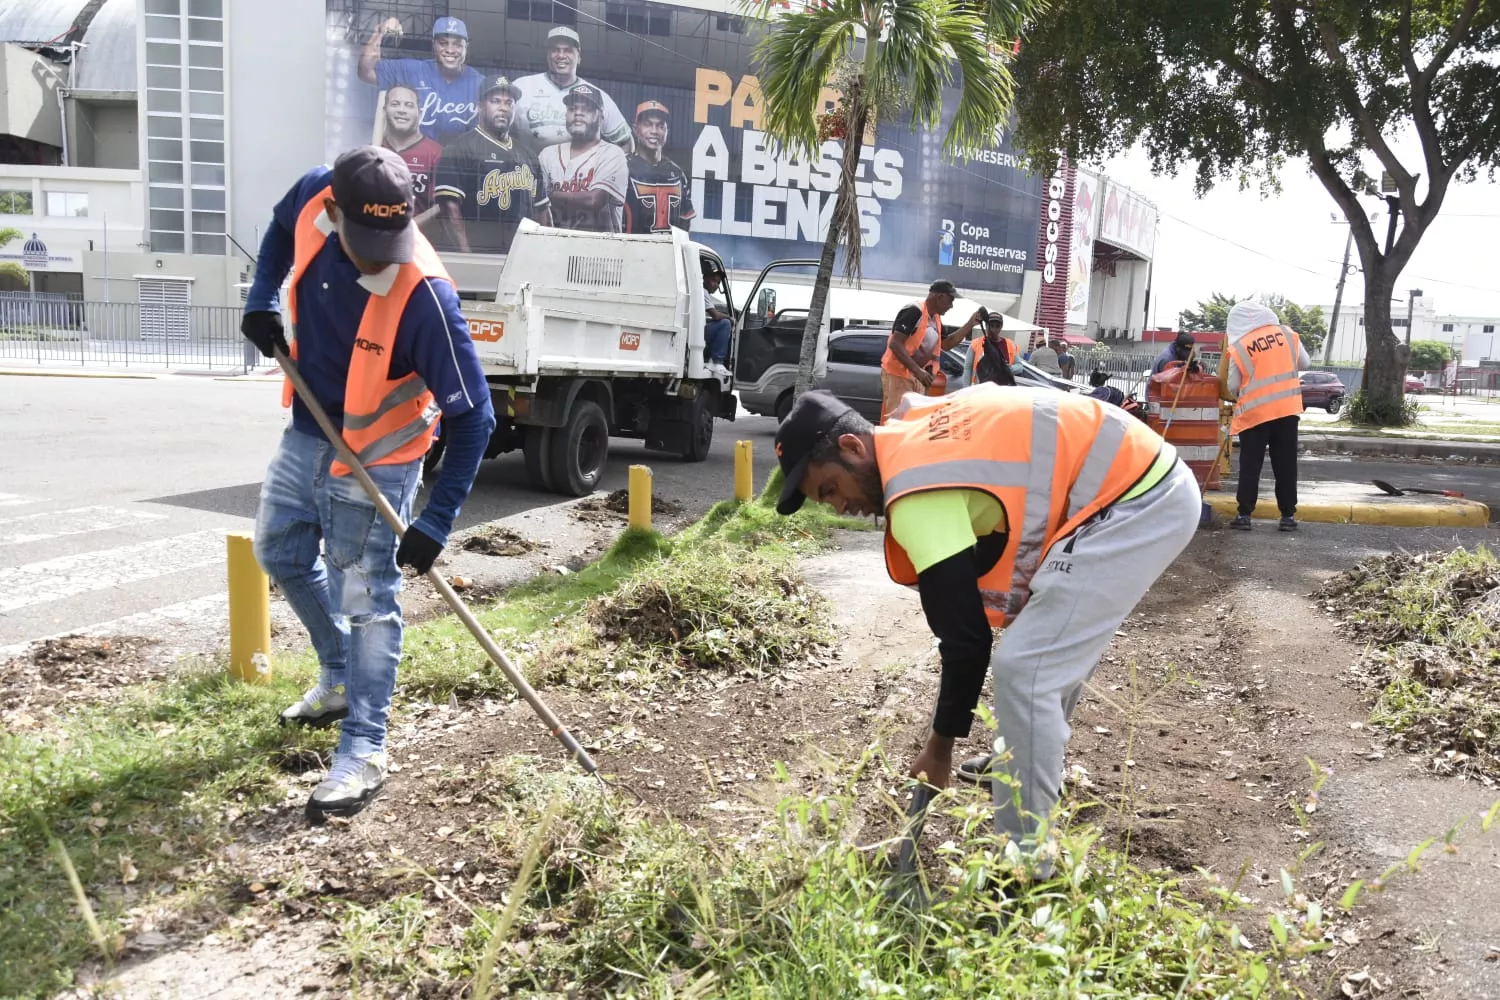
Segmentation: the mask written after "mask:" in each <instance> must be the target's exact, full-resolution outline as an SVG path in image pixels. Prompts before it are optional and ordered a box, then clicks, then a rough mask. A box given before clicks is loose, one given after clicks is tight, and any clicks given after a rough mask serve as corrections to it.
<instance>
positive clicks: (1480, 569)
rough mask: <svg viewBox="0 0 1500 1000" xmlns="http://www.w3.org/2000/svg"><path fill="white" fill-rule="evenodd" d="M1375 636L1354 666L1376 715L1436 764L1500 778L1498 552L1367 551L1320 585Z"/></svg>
mask: <svg viewBox="0 0 1500 1000" xmlns="http://www.w3.org/2000/svg"><path fill="white" fill-rule="evenodd" d="M1316 596H1317V597H1318V599H1320V600H1322V601H1323V602H1324V605H1325V607H1326V608H1327V609H1328V610H1330V611H1334V612H1337V613H1340V614H1341V615H1342V616H1343V617H1344V619H1345V621H1346V622H1347V623H1348V625H1349V627H1350V628H1351V630H1352V631H1353V632H1354V633H1355V634H1356V635H1357V636H1359V637H1360V638H1362V639H1365V640H1368V641H1370V642H1371V643H1373V646H1372V648H1371V649H1370V650H1369V651H1368V652H1367V653H1366V654H1365V656H1364V657H1363V658H1362V660H1361V661H1360V664H1359V665H1358V667H1357V668H1356V672H1357V673H1358V674H1359V676H1360V677H1361V679H1362V680H1364V681H1365V682H1366V683H1367V684H1368V685H1369V686H1371V687H1373V688H1374V689H1375V690H1377V691H1378V692H1379V694H1378V696H1377V698H1376V702H1375V710H1374V713H1373V716H1372V721H1374V722H1375V723H1377V724H1379V725H1381V726H1384V727H1385V728H1387V729H1389V730H1390V731H1391V732H1393V733H1395V734H1396V735H1397V736H1398V737H1399V739H1400V741H1401V742H1402V744H1403V745H1405V746H1406V747H1407V748H1408V749H1411V750H1415V751H1418V752H1420V753H1423V754H1426V755H1427V756H1428V757H1429V759H1430V761H1431V763H1432V766H1433V768H1434V770H1436V771H1438V772H1439V773H1463V774H1475V775H1478V776H1480V777H1483V778H1486V779H1487V780H1490V781H1493V780H1495V779H1497V778H1500V561H1497V560H1496V558H1495V557H1494V556H1493V555H1492V554H1491V553H1490V552H1489V550H1487V549H1485V548H1484V547H1482V546H1481V547H1479V548H1476V549H1475V550H1473V551H1472V552H1471V551H1469V550H1467V549H1455V550H1454V551H1452V552H1449V553H1436V554H1429V555H1415V556H1413V555H1407V554H1404V553H1397V554H1393V555H1386V556H1376V557H1373V558H1370V559H1366V560H1364V561H1363V562H1361V563H1359V564H1358V565H1357V566H1355V567H1354V568H1353V569H1351V570H1349V571H1348V572H1346V573H1343V574H1340V575H1339V576H1337V577H1334V578H1333V579H1332V580H1330V581H1329V582H1328V583H1327V584H1325V585H1324V587H1323V588H1322V590H1320V591H1319V592H1318V594H1317V595H1316Z"/></svg>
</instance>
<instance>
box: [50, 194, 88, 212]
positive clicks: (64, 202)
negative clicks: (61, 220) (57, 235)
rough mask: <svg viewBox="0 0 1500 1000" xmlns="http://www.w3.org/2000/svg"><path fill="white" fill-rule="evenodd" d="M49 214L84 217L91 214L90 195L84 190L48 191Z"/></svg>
mask: <svg viewBox="0 0 1500 1000" xmlns="http://www.w3.org/2000/svg"><path fill="white" fill-rule="evenodd" d="M47 214H48V215H60V216H61V215H66V216H75V217H79V218H82V217H84V216H87V215H88V214H89V196H88V195H86V194H84V193H83V192H82V191H48V192H47Z"/></svg>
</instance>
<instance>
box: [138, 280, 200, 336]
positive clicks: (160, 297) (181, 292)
mask: <svg viewBox="0 0 1500 1000" xmlns="http://www.w3.org/2000/svg"><path fill="white" fill-rule="evenodd" d="M136 294H137V298H138V299H139V300H140V304H141V339H142V340H187V339H188V335H189V334H190V333H191V332H192V326H191V324H190V323H189V322H188V305H189V294H190V292H189V287H188V283H187V282H186V281H173V280H171V279H167V278H140V279H138V280H137V282H136Z"/></svg>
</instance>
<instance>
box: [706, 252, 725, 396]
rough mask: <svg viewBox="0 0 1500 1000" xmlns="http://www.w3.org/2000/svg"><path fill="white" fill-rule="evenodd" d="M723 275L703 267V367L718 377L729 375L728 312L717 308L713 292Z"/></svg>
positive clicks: (721, 281)
mask: <svg viewBox="0 0 1500 1000" xmlns="http://www.w3.org/2000/svg"><path fill="white" fill-rule="evenodd" d="M723 280H724V276H723V275H722V274H720V273H719V272H718V271H710V270H709V269H708V268H707V267H704V269H703V353H704V355H705V357H706V359H707V362H708V363H707V364H706V365H705V367H706V368H707V369H708V370H709V371H710V372H712V373H713V374H715V375H717V376H719V377H720V378H728V377H729V369H728V368H727V367H725V362H726V361H728V360H729V333H730V326H731V320H730V318H729V313H728V312H727V311H725V310H724V309H721V308H719V301H718V300H717V299H715V298H714V293H715V292H717V291H718V290H719V285H720V284H722V283H723Z"/></svg>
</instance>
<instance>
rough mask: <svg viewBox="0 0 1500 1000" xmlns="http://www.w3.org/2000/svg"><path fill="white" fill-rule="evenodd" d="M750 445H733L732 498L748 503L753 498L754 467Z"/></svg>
mask: <svg viewBox="0 0 1500 1000" xmlns="http://www.w3.org/2000/svg"><path fill="white" fill-rule="evenodd" d="M751 447H752V443H751V442H749V441H736V442H735V443H734V498H735V499H736V500H738V501H739V502H740V503H749V502H750V501H751V500H753V499H754V498H755V465H754V462H753V460H752V458H751Z"/></svg>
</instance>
